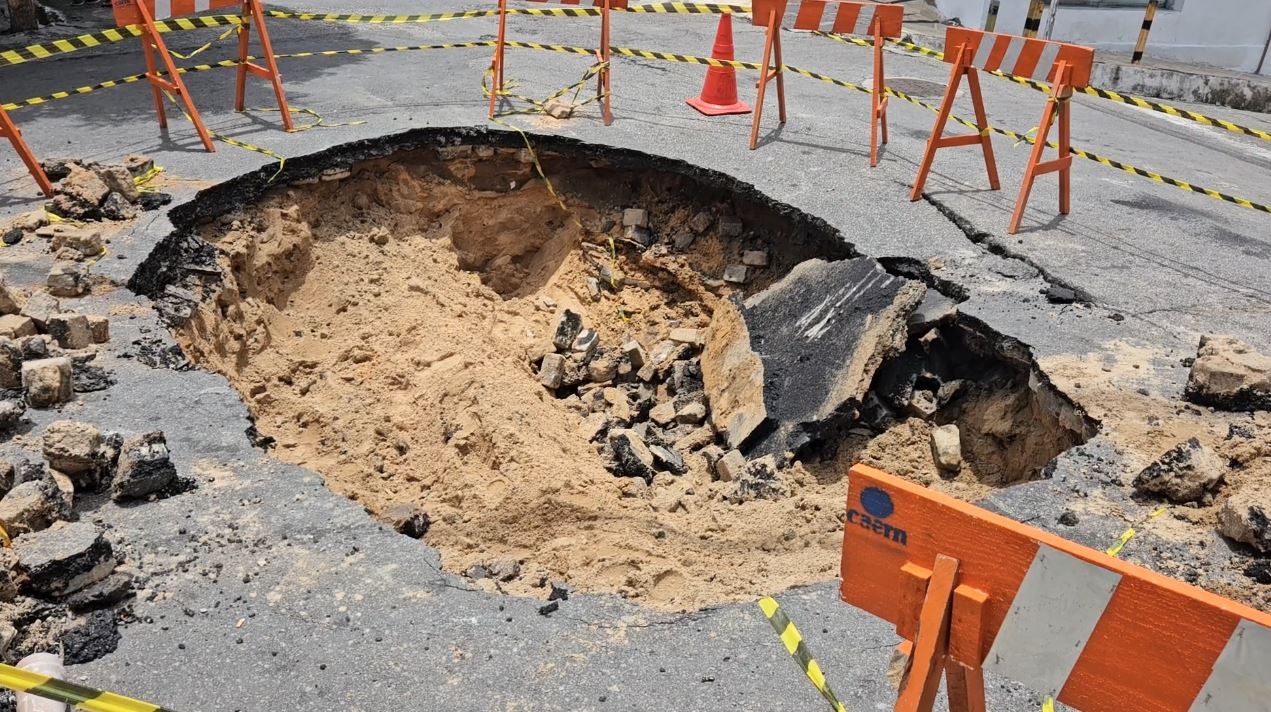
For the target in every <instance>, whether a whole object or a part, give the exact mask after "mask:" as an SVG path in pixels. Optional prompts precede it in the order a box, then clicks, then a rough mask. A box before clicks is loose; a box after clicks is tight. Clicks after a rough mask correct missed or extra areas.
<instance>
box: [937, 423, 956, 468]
mask: <svg viewBox="0 0 1271 712" xmlns="http://www.w3.org/2000/svg"><path fill="white" fill-rule="evenodd" d="M931 455H932V457H934V458H935V461H936V467H939V468H940V469H942V470H945V471H951V472H957V471H958V469H959V468H961V467H962V441H961V439H960V438H959V434H958V426H957V425H955V424H953V423H949V424H948V425H941V426H940V427H938V428H932V429H931Z"/></svg>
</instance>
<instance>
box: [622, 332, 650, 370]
mask: <svg viewBox="0 0 1271 712" xmlns="http://www.w3.org/2000/svg"><path fill="white" fill-rule="evenodd" d="M622 355H623V356H624V357H626V359H627V361H629V362H630V363H631V367H632V368H634V369H636V370H637V371H638V370H640V369H641V368H644V365H645V364H647V363H649V354H648V352H646V351H645V350H644V347H643V346H641V345H640V342H639V341H636V340H635V339H627V340H626V341H623V342H622Z"/></svg>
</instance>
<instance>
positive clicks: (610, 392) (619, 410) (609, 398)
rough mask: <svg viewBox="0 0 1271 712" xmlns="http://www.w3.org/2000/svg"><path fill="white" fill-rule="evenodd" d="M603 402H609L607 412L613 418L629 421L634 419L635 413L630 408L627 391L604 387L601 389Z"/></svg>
mask: <svg viewBox="0 0 1271 712" xmlns="http://www.w3.org/2000/svg"><path fill="white" fill-rule="evenodd" d="M601 393H602V395H603V397H604V399H605V402H606V403H608V404H609V414H610V415H611V416H613V417H614V418H616V419H618V420H620V421H622V422H624V423H630V422H631V421H632V420H634V419H635V413H634V412H632V410H631V399H630V398H628V397H627V392H626V391H624V390H622V389H620V388H606V389H604V390H603V391H601Z"/></svg>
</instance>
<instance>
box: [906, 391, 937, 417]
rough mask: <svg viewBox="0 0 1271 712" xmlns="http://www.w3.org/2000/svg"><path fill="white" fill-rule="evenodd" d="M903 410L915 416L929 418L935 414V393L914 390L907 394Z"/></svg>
mask: <svg viewBox="0 0 1271 712" xmlns="http://www.w3.org/2000/svg"><path fill="white" fill-rule="evenodd" d="M905 410H907V411H908V412H909V414H910V415H912V416H914V417H915V418H922V419H923V420H930V419H931V416H933V415H935V414H936V394H934V393H932V392H931V391H928V390H921V389H919V390H916V391H913V392H912V393H911V394H910V396H909V403H908V404H906V406H905Z"/></svg>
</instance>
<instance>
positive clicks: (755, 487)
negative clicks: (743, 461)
mask: <svg viewBox="0 0 1271 712" xmlns="http://www.w3.org/2000/svg"><path fill="white" fill-rule="evenodd" d="M736 479H737V486H736V487H735V488H734V489H733V492H732V494H730V495H728V501H730V502H732V503H734V504H740V503H742V502H749V501H752V500H756V499H776V498H778V497H782V496H784V495H785V486H784V484H783V483H782V481H781V477H780V475H779V473H778V472H777V459H776V457H775V456H773V455H764V456H763V457H761V458H759V459H757V460H752V461H751V462H749V463H747V465H746V467H745V469H743V470H742V471H741V473H740V474H738V475H737V478H736Z"/></svg>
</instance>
